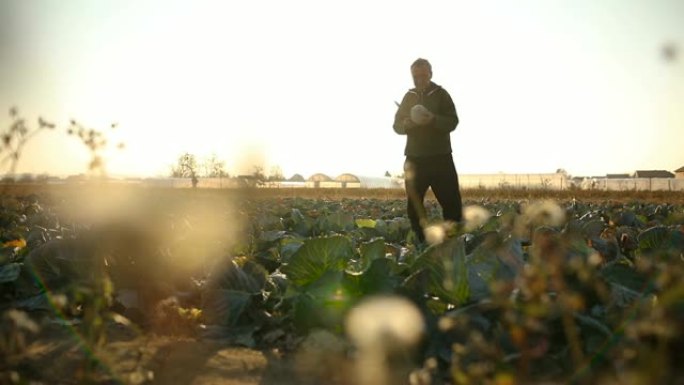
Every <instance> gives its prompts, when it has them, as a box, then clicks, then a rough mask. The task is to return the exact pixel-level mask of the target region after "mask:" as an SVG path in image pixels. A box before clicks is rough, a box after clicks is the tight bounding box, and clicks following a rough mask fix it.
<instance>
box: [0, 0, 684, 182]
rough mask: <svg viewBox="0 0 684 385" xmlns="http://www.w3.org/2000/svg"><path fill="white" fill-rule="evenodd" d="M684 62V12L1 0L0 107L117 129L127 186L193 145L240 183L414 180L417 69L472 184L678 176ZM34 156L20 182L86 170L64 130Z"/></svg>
mask: <svg viewBox="0 0 684 385" xmlns="http://www.w3.org/2000/svg"><path fill="white" fill-rule="evenodd" d="M666 44H671V45H673V46H674V47H675V48H676V49H677V51H676V52H677V54H678V56H677V57H676V59H675V60H672V61H666V60H664V56H663V54H662V49H663V47H664V46H665V45H666ZM682 55H684V1H681V0H653V1H648V0H604V1H595V0H572V1H570V0H567V1H560V0H521V1H515V2H512V1H508V0H500V1H495V0H491V1H477V2H476V1H453V0H452V1H422V2H415V1H393V2H391V3H389V2H380V1H377V2H374V1H356V0H345V1H313V0H311V1H304V0H289V1H276V0H273V1H270V0H262V1H169V0H164V1H141V0H117V1H92V0H69V1H62V0H54V1H48V0H35V1H23V0H0V59H1V62H2V66H1V67H0V109H2V111H8V110H9V108H10V107H11V106H17V107H18V108H19V110H20V112H21V114H22V115H23V116H24V117H25V118H27V119H28V120H29V121H31V122H35V121H36V120H37V118H38V116H44V117H45V118H47V119H48V120H51V121H53V122H56V123H58V124H60V125H61V126H63V127H66V125H67V124H68V121H69V119H71V118H75V119H76V120H78V121H80V122H83V123H84V124H85V125H87V126H91V127H94V128H98V129H102V130H104V129H106V128H107V127H108V125H109V124H110V123H112V122H117V123H118V124H119V127H118V128H117V129H116V131H115V132H113V133H110V135H109V136H110V138H111V139H112V140H114V141H119V140H122V141H124V142H125V143H126V146H127V147H126V149H124V150H122V151H118V152H112V153H111V154H110V155H109V156H108V158H109V161H108V170H109V172H110V174H114V175H131V176H153V175H166V174H168V172H169V169H170V166H171V165H172V164H173V163H175V161H176V159H177V158H178V156H179V155H180V154H181V153H183V152H185V151H188V152H190V153H193V154H195V155H197V156H198V157H199V158H200V159H201V158H203V157H206V156H209V155H210V154H212V153H215V154H216V155H217V156H218V157H219V158H221V159H223V160H225V161H226V165H227V168H228V170H229V171H230V172H231V173H242V172H249V171H250V170H251V169H252V166H253V165H254V164H260V165H261V166H262V167H264V168H265V170H266V171H267V172H268V171H269V170H270V168H271V167H272V166H273V165H279V166H280V167H281V168H282V171H283V173H284V174H285V176H288V177H289V176H290V175H292V174H293V173H300V174H302V175H304V176H305V177H307V176H309V175H311V174H313V173H315V172H323V173H326V174H328V175H330V176H332V177H335V176H337V175H338V174H341V173H343V172H352V173H358V174H361V175H376V176H380V175H383V174H384V173H385V171H386V170H389V171H390V172H400V171H401V168H402V163H403V149H404V143H405V137H402V136H399V135H396V134H395V133H394V131H393V130H392V122H393V117H394V113H395V111H396V106H395V104H394V101H400V100H401V98H402V96H403V94H404V93H405V91H406V90H407V89H408V88H410V87H411V86H412V82H411V77H410V71H409V66H410V64H411V63H412V62H413V60H415V59H416V58H418V57H424V58H427V59H428V60H430V61H431V63H432V65H433V72H434V76H433V81H435V82H436V83H437V84H440V85H442V86H444V87H445V88H446V89H447V90H448V91H449V92H450V94H451V96H452V98H453V99H454V102H455V104H456V108H457V111H458V114H459V116H460V119H461V123H460V124H459V126H458V128H457V129H456V131H455V132H453V133H452V135H451V140H452V146H453V148H454V159H455V161H456V167H457V170H458V171H459V172H460V173H462V174H472V173H496V172H505V173H536V172H554V171H555V170H556V169H558V168H564V169H566V170H567V171H568V172H569V173H570V174H572V175H604V174H606V173H622V172H633V171H634V170H636V169H665V170H670V171H672V170H674V169H676V168H679V167H681V166H684V155H683V154H682V153H683V151H682V150H681V149H682V148H684V108H683V107H684V105H683V102H684V57H683V56H682ZM9 122H10V119H9V115H8V114H7V113H6V112H3V114H2V115H0V124H1V125H2V126H1V127H2V129H5V128H6V127H8V126H9ZM27 151H29V152H28V153H27V154H26V155H27V156H26V157H25V158H24V159H22V160H21V163H20V171H27V172H37V173H40V172H49V173H53V174H59V175H66V174H72V173H80V172H84V171H85V168H86V164H87V159H88V154H87V152H86V151H85V150H84V148H83V146H82V145H81V144H79V143H78V142H77V141H76V140H75V139H74V138H70V137H66V136H65V135H63V134H59V135H58V134H56V133H45V135H41V136H40V137H38V138H37V139H35V140H34V141H33V143H31V145H30V147H29V148H28V149H27Z"/></svg>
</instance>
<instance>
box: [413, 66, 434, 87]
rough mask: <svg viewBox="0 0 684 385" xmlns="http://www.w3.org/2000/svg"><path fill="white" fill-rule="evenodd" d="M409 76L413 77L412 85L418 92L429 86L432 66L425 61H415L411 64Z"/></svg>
mask: <svg viewBox="0 0 684 385" xmlns="http://www.w3.org/2000/svg"><path fill="white" fill-rule="evenodd" d="M411 76H413V84H414V85H415V86H416V88H417V89H419V90H424V89H425V88H427V86H428V85H430V80H432V66H431V65H430V62H429V61H427V60H425V59H422V58H421V59H417V60H416V61H414V62H413V64H411Z"/></svg>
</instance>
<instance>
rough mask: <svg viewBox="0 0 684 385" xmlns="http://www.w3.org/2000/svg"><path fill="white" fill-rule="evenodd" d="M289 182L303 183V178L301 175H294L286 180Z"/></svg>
mask: <svg viewBox="0 0 684 385" xmlns="http://www.w3.org/2000/svg"><path fill="white" fill-rule="evenodd" d="M288 181H290V182H305V179H304V177H303V176H302V175H301V174H294V175H292V176H291V177H290V179H288Z"/></svg>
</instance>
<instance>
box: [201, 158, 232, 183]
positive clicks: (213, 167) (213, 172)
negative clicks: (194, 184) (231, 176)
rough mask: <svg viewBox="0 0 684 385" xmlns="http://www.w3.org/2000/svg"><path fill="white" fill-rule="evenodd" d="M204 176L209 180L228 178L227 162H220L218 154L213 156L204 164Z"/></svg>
mask: <svg viewBox="0 0 684 385" xmlns="http://www.w3.org/2000/svg"><path fill="white" fill-rule="evenodd" d="M203 168H204V176H207V177H209V178H224V177H227V176H228V173H227V172H226V162H224V161H222V160H220V159H219V158H218V157H217V156H216V154H211V156H209V158H207V159H206V160H205V161H204V163H203Z"/></svg>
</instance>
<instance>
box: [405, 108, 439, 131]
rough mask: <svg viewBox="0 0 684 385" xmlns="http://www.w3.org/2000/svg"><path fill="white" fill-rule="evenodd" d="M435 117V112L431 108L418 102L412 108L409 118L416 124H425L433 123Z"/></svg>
mask: <svg viewBox="0 0 684 385" xmlns="http://www.w3.org/2000/svg"><path fill="white" fill-rule="evenodd" d="M434 118H435V114H433V113H432V112H430V110H428V109H427V108H425V106H424V105H422V104H416V105H415V106H413V107H412V108H411V118H410V119H409V121H410V122H412V123H414V125H415V126H424V125H427V124H430V123H432V120H433V119H434ZM407 128H408V126H407Z"/></svg>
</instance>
